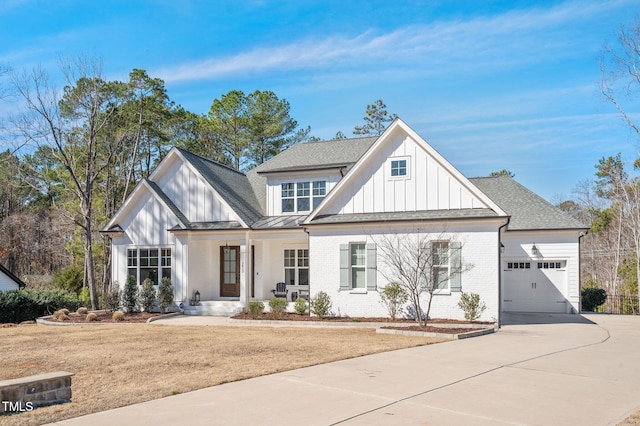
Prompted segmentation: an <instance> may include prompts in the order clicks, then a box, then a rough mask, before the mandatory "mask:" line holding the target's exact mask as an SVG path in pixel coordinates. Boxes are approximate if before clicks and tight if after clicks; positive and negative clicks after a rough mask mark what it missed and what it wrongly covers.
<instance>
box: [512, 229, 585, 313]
mask: <svg viewBox="0 0 640 426" xmlns="http://www.w3.org/2000/svg"><path fill="white" fill-rule="evenodd" d="M533 243H535V245H536V247H537V249H538V255H537V256H533V255H532V253H531V247H532V245H533ZM502 244H504V246H505V252H504V255H503V257H502V259H503V262H508V261H516V260H518V261H525V260H527V261H531V262H536V263H537V262H544V261H552V260H553V261H566V262H567V263H566V265H567V267H566V277H564V278H566V280H565V281H561V282H563V283H566V284H564V286H565V288H559V289H558V290H559V291H560V292H561V293H562V294H563V295H564V296H565V298H566V300H567V302H568V303H567V309H566V311H567V313H572V312H578V309H579V300H580V279H579V274H580V270H579V258H580V256H579V245H578V233H577V232H575V231H530V232H507V233H506V234H504V236H503V237H502ZM502 278H503V283H502V285H503V286H504V279H505V274H503V276H502Z"/></svg>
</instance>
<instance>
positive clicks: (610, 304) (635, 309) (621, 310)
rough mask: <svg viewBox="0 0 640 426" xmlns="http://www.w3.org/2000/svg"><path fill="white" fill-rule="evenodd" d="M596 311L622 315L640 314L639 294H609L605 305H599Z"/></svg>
mask: <svg viewBox="0 0 640 426" xmlns="http://www.w3.org/2000/svg"><path fill="white" fill-rule="evenodd" d="M595 312H604V313H608V314H622V315H638V314H640V306H638V296H626V295H617V296H614V295H611V294H607V301H606V302H605V303H604V305H602V306H599V307H597V308H596V309H595Z"/></svg>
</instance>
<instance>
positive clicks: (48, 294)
mask: <svg viewBox="0 0 640 426" xmlns="http://www.w3.org/2000/svg"><path fill="white" fill-rule="evenodd" d="M80 305H81V303H80V301H79V300H78V296H77V295H76V294H75V293H69V292H66V291H64V290H35V289H23V290H9V291H0V323H15V324H19V323H21V322H23V321H33V320H35V319H36V318H38V317H42V316H45V315H51V314H52V313H53V312H55V311H57V310H59V309H61V308H65V307H66V308H68V309H69V310H73V311H75V310H76V309H78V307H79V306H80Z"/></svg>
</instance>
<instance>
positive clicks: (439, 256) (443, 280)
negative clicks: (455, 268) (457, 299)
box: [431, 241, 451, 291]
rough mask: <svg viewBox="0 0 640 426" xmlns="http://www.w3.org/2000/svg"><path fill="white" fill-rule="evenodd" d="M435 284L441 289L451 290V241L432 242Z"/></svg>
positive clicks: (432, 269) (432, 267)
mask: <svg viewBox="0 0 640 426" xmlns="http://www.w3.org/2000/svg"><path fill="white" fill-rule="evenodd" d="M431 253H432V260H433V261H432V265H431V273H432V274H433V286H434V287H435V289H436V290H439V291H448V290H449V276H450V270H451V269H450V265H449V260H450V256H449V242H448V241H434V242H432V243H431Z"/></svg>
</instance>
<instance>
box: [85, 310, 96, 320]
mask: <svg viewBox="0 0 640 426" xmlns="http://www.w3.org/2000/svg"><path fill="white" fill-rule="evenodd" d="M85 319H86V320H87V321H88V322H91V321H97V320H98V316H97V315H96V314H95V313H93V312H90V313H88V314H87V318H85Z"/></svg>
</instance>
